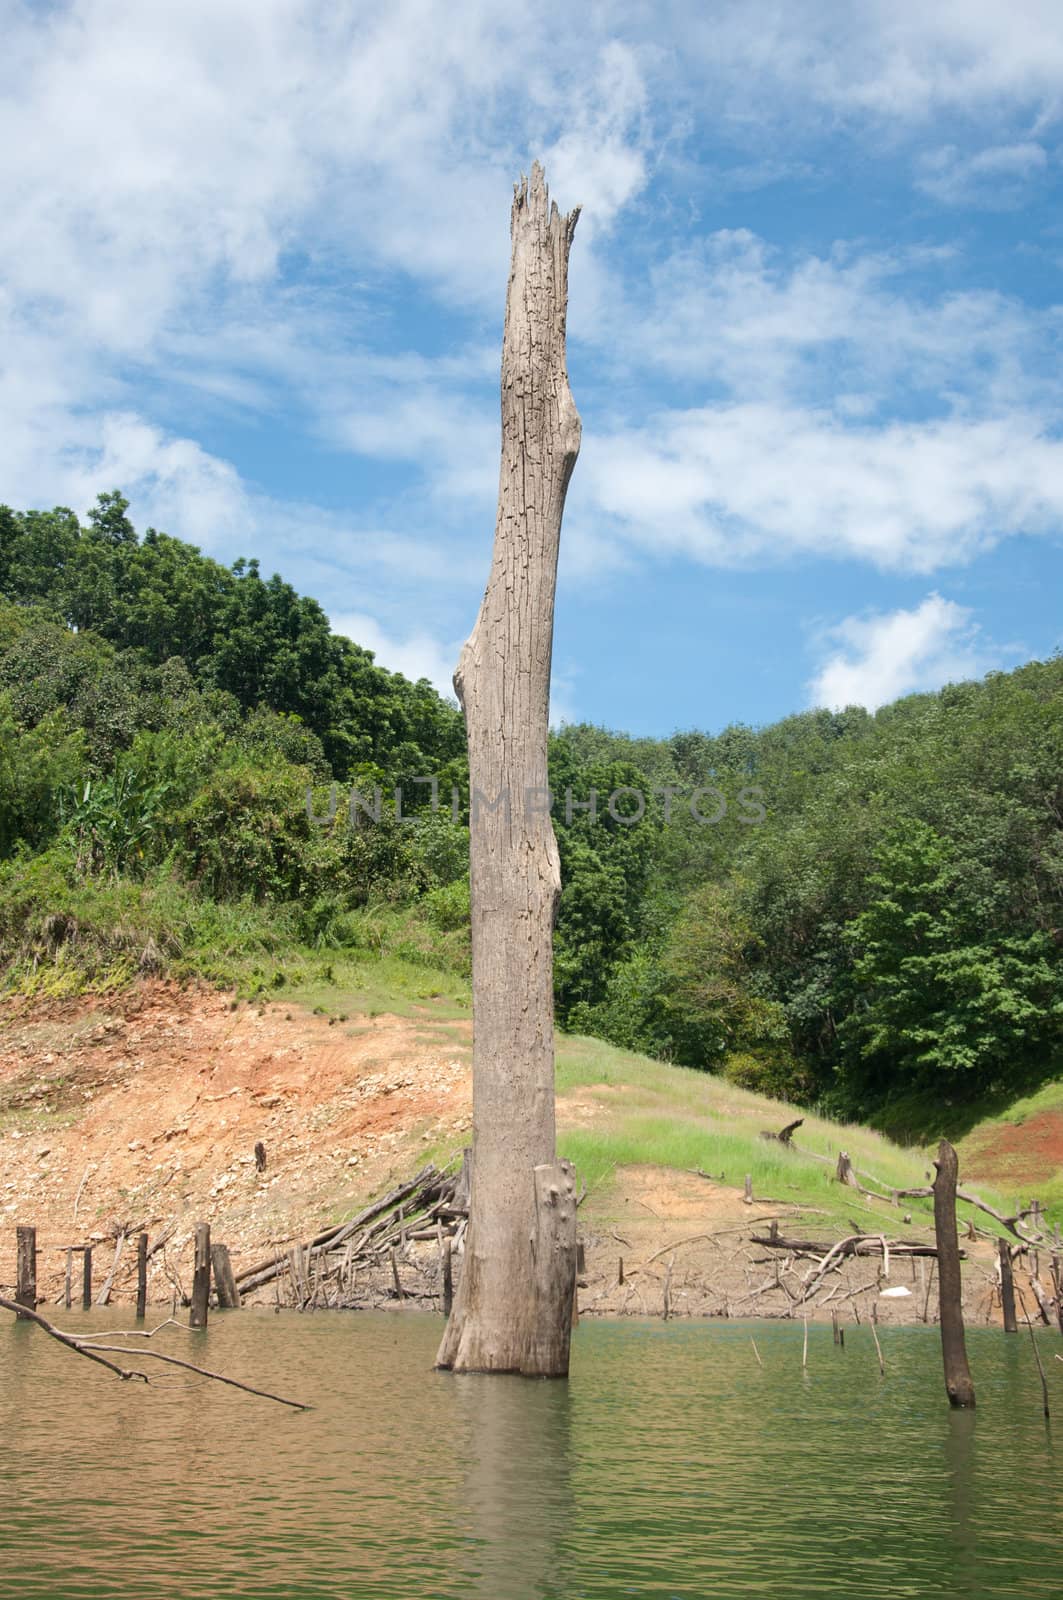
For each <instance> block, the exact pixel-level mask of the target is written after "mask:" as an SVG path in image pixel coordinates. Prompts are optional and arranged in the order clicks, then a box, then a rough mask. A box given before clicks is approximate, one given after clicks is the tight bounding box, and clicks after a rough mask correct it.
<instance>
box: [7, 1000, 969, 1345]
mask: <svg viewBox="0 0 1063 1600" xmlns="http://www.w3.org/2000/svg"><path fill="white" fill-rule="evenodd" d="M469 1043H470V1038H469V1024H468V1022H467V1021H455V1020H452V1019H449V1018H447V1019H441V1018H439V1017H436V1016H434V1015H433V1014H432V1011H431V1007H430V1006H427V1007H426V1008H425V1010H424V1015H423V1016H419V1017H416V1018H414V1019H413V1020H410V1019H404V1018H400V1017H395V1016H374V1017H365V1016H358V1017H347V1018H332V1019H330V1018H328V1017H325V1016H320V1015H314V1014H311V1013H310V1012H308V1011H305V1010H302V1009H298V1008H295V1007H289V1006H286V1005H285V1004H284V1003H283V1002H281V1003H277V1004H268V1005H249V1004H243V1003H240V1004H237V1003H235V1002H233V1000H232V999H231V997H230V996H228V995H225V994H220V993H217V992H215V991H211V990H206V989H195V988H190V989H180V988H177V987H174V986H172V985H169V984H166V983H161V982H160V983H147V984H145V985H143V986H141V987H140V988H138V989H136V990H132V991H129V992H126V993H124V994H122V995H121V996H115V997H109V998H96V999H89V1000H78V1001H69V1002H63V1003H55V1002H52V1003H49V1004H30V1003H27V1002H9V1003H8V1004H7V1006H6V1008H5V1010H4V1012H3V1013H2V1025H0V1293H10V1292H11V1290H12V1288H13V1280H14V1255H15V1252H14V1239H15V1225H16V1224H17V1223H31V1224H33V1225H35V1226H36V1228H37V1230H38V1252H39V1293H40V1294H41V1296H42V1297H43V1298H44V1299H46V1300H47V1301H49V1302H51V1303H55V1302H56V1301H57V1300H58V1299H61V1297H62V1292H63V1278H64V1271H65V1250H66V1247H68V1246H70V1245H83V1244H91V1245H92V1246H93V1249H94V1265H95V1276H96V1283H97V1286H99V1285H100V1284H101V1283H102V1281H103V1279H104V1278H105V1277H106V1275H107V1273H108V1272H109V1271H110V1270H111V1267H112V1265H113V1264H114V1260H115V1254H116V1249H117V1245H118V1241H119V1240H120V1239H121V1238H122V1237H123V1235H124V1236H126V1238H127V1239H130V1240H131V1238H132V1236H133V1235H134V1234H136V1233H137V1232H138V1231H140V1230H142V1229H143V1230H146V1231H147V1232H148V1234H149V1238H150V1239H151V1241H152V1242H153V1243H154V1242H155V1241H156V1240H158V1239H160V1238H162V1237H163V1236H165V1238H166V1243H165V1246H164V1248H161V1249H158V1250H156V1251H155V1252H154V1254H153V1255H152V1258H151V1264H150V1274H149V1298H150V1299H151V1300H152V1301H153V1302H158V1303H160V1304H161V1303H166V1302H169V1301H170V1300H171V1299H172V1296H173V1293H174V1288H175V1285H179V1286H180V1288H181V1289H185V1288H187V1287H188V1285H189V1283H190V1278H191V1255H192V1238H193V1232H194V1228H195V1225H196V1224H197V1223H198V1222H201V1221H207V1222H210V1223H211V1225H212V1231H213V1237H214V1238H215V1240H221V1241H223V1242H225V1243H226V1244H228V1246H229V1248H230V1251H231V1254H232V1258H233V1262H234V1266H235V1267H236V1270H237V1271H239V1270H240V1269H241V1267H242V1266H247V1265H249V1264H251V1263H252V1262H254V1261H256V1260H258V1259H260V1258H261V1257H262V1256H263V1255H267V1256H268V1255H269V1253H270V1252H271V1251H286V1250H287V1249H289V1248H290V1246H291V1245H292V1244H293V1243H294V1242H296V1241H299V1240H306V1239H309V1238H310V1237H311V1236H313V1235H314V1234H316V1233H317V1232H319V1231H320V1230H321V1229H322V1228H323V1227H325V1226H327V1225H328V1224H329V1223H331V1222H335V1221H339V1220H341V1219H343V1218H345V1217H346V1216H348V1215H350V1214H352V1213H353V1212H354V1211H355V1210H356V1209H357V1208H358V1207H359V1206H360V1205H362V1204H363V1203H364V1202H365V1201H366V1199H367V1198H369V1197H371V1196H374V1195H376V1194H378V1193H380V1192H381V1191H383V1190H385V1189H387V1188H389V1187H391V1186H392V1185H394V1184H396V1183H398V1182H400V1181H402V1180H403V1179H405V1178H407V1177H409V1176H410V1175H411V1174H412V1173H413V1172H414V1171H415V1170H417V1168H419V1167H420V1166H421V1165H422V1164H423V1162H424V1160H425V1159H426V1156H427V1155H428V1154H429V1153H431V1154H433V1155H434V1156H435V1157H436V1158H437V1159H440V1158H441V1156H446V1155H448V1154H450V1153H451V1152H454V1151H457V1150H460V1147H461V1145H462V1144H463V1143H464V1142H466V1137H467V1134H468V1130H469V1128H470V1119H471V1084H470V1077H469V1066H468V1062H469ZM600 1105H601V1098H600V1097H598V1098H597V1099H596V1098H595V1097H594V1096H591V1095H588V1094H587V1092H586V1090H585V1089H584V1090H579V1091H576V1093H574V1094H573V1095H572V1096H571V1097H570V1102H569V1101H566V1100H562V1101H560V1102H559V1107H558V1113H559V1119H560V1121H561V1124H562V1126H564V1124H565V1123H566V1121H569V1122H585V1121H586V1119H587V1117H588V1116H592V1115H597V1114H607V1111H606V1112H605V1113H600V1112H599V1111H597V1110H596V1109H595V1108H596V1106H600ZM256 1145H261V1146H262V1147H263V1148H264V1154H265V1165H264V1167H261V1168H260V1164H259V1162H258V1161H257V1160H256V1154H255V1147H256ZM854 1207H855V1212H854V1225H855V1226H857V1227H859V1226H864V1227H867V1228H869V1229H871V1230H872V1231H875V1224H874V1223H872V1222H871V1221H868V1220H866V1219H863V1220H862V1219H861V1217H860V1216H859V1215H858V1214H857V1213H859V1212H860V1202H859V1197H858V1196H854ZM865 1209H866V1208H865ZM580 1221H581V1235H582V1240H583V1244H584V1255H585V1261H584V1269H583V1273H582V1276H581V1287H580V1292H579V1299H580V1307H581V1313H582V1314H583V1315H603V1314H604V1315H623V1314H630V1315H650V1316H658V1315H661V1314H662V1312H663V1310H664V1306H665V1298H666V1293H667V1300H668V1308H669V1312H670V1314H672V1315H676V1316H712V1315H730V1316H799V1315H803V1314H805V1312H806V1311H810V1314H812V1315H814V1316H820V1317H829V1316H830V1315H831V1313H832V1312H837V1313H838V1314H839V1315H840V1316H841V1317H842V1318H844V1319H854V1318H860V1317H866V1316H869V1315H871V1314H872V1307H874V1312H875V1315H876V1316H877V1317H878V1318H879V1319H880V1320H882V1321H915V1320H920V1319H921V1318H922V1316H923V1315H924V1307H926V1308H927V1312H926V1314H927V1315H929V1316H930V1317H931V1318H932V1317H933V1313H934V1300H935V1297H934V1295H933V1294H930V1295H929V1296H928V1294H927V1287H928V1285H927V1267H928V1265H929V1264H928V1262H927V1261H926V1260H925V1259H923V1260H919V1259H911V1258H897V1257H895V1258H894V1259H893V1260H892V1261H891V1263H890V1271H889V1276H888V1277H884V1276H883V1275H882V1267H883V1261H882V1258H881V1255H877V1256H875V1257H867V1258H860V1259H856V1260H853V1261H850V1262H848V1263H846V1265H845V1266H844V1267H843V1269H842V1271H841V1272H840V1273H839V1274H837V1275H836V1276H835V1275H833V1274H832V1275H831V1276H830V1278H829V1280H828V1281H827V1283H825V1284H824V1286H823V1288H822V1290H821V1291H820V1293H819V1294H818V1296H817V1297H816V1303H815V1304H814V1305H813V1306H811V1307H807V1306H805V1305H804V1304H802V1297H803V1295H804V1293H805V1287H806V1283H807V1275H808V1274H809V1273H810V1272H811V1271H812V1270H813V1267H814V1263H810V1261H809V1260H808V1259H806V1258H802V1257H798V1256H795V1255H793V1254H792V1253H790V1252H787V1251H772V1250H769V1249H767V1248H766V1247H764V1246H760V1245H757V1244H756V1243H754V1242H753V1239H752V1235H753V1234H755V1233H757V1234H763V1233H766V1232H767V1230H768V1229H769V1228H770V1226H771V1223H772V1221H774V1222H775V1223H776V1225H777V1227H778V1229H779V1231H780V1233H781V1234H782V1235H783V1237H793V1236H795V1235H796V1236H798V1237H803V1238H808V1237H811V1238H813V1239H815V1238H817V1237H820V1236H823V1237H832V1236H834V1235H832V1232H831V1230H826V1229H825V1228H824V1226H823V1224H822V1223H819V1224H818V1232H817V1217H816V1215H815V1213H814V1212H810V1211H808V1210H807V1209H806V1210H804V1211H798V1210H797V1209H796V1208H795V1207H791V1206H781V1205H778V1204H776V1203H773V1202H770V1201H766V1202H760V1201H754V1203H753V1204H752V1205H750V1204H747V1203H746V1202H745V1200H744V1197H743V1195H742V1193H741V1191H738V1190H735V1189H733V1188H730V1187H727V1186H725V1185H723V1184H717V1183H714V1182H713V1181H712V1180H711V1179H709V1178H706V1177H704V1176H702V1175H699V1174H697V1173H687V1172H678V1171H674V1170H672V1169H664V1168H653V1167H630V1168H626V1169H622V1170H620V1171H617V1172H616V1173H615V1174H613V1175H612V1178H611V1180H610V1182H609V1183H608V1184H607V1185H604V1186H603V1187H602V1189H601V1191H600V1192H595V1193H593V1194H591V1195H589V1196H588V1197H587V1198H586V1200H585V1201H584V1204H583V1206H582V1207H581V1210H580ZM879 1226H881V1223H880V1224H879ZM892 1231H895V1232H896V1233H899V1234H903V1235H905V1236H911V1237H916V1236H921V1237H923V1238H926V1237H927V1235H926V1231H925V1227H924V1230H923V1233H922V1234H921V1235H920V1233H919V1229H918V1228H915V1227H905V1226H902V1223H901V1219H900V1218H899V1217H898V1219H897V1221H896V1225H895V1227H894V1228H893V1230H892ZM967 1249H968V1252H969V1257H970V1259H969V1261H968V1263H967V1267H966V1269H965V1270H966V1274H967V1290H966V1294H967V1304H968V1314H969V1316H971V1317H973V1318H975V1319H981V1318H983V1317H985V1318H986V1319H989V1318H995V1317H996V1316H997V1311H996V1308H995V1305H994V1303H993V1296H992V1283H993V1263H994V1251H993V1248H992V1246H991V1245H990V1244H989V1243H988V1242H986V1241H980V1242H976V1241H971V1242H969V1243H968V1245H967ZM133 1269H134V1250H133V1246H132V1244H131V1243H128V1244H127V1245H126V1246H124V1247H123V1251H122V1256H121V1259H119V1262H118V1267H117V1270H116V1272H115V1277H114V1285H113V1291H112V1298H113V1299H114V1300H116V1301H123V1300H127V1299H129V1298H130V1297H131V1295H132V1292H133ZM402 1271H403V1273H404V1274H407V1273H409V1274H412V1276H413V1278H414V1280H415V1281H416V1283H417V1284H418V1285H420V1287H421V1289H422V1290H425V1291H426V1292H427V1293H428V1294H429V1295H431V1294H432V1293H434V1289H433V1285H435V1284H436V1278H437V1274H436V1249H435V1246H434V1245H432V1244H431V1243H420V1244H417V1245H412V1244H411V1246H410V1248H409V1255H408V1259H405V1260H404V1261H403V1263H402ZM376 1289H377V1292H378V1293H379V1295H380V1296H386V1295H387V1294H388V1293H389V1292H390V1291H389V1288H388V1284H387V1282H385V1281H381V1283H379V1284H378V1285H377V1286H376ZM887 1290H888V1291H890V1292H889V1293H884V1292H883V1291H887ZM900 1291H906V1292H900ZM263 1293H264V1296H265V1298H267V1299H268V1298H272V1297H273V1295H274V1294H275V1293H276V1289H275V1288H273V1289H270V1290H268V1291H263ZM410 1303H417V1304H422V1305H423V1304H425V1303H426V1301H425V1300H424V1299H419V1300H417V1301H415V1302H414V1301H411V1302H410ZM427 1303H431V1301H430V1300H429V1301H428V1302H427Z"/></svg>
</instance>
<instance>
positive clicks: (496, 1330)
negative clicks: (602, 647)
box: [438, 165, 580, 1375]
mask: <svg viewBox="0 0 1063 1600" xmlns="http://www.w3.org/2000/svg"><path fill="white" fill-rule="evenodd" d="M577 216H578V212H575V211H574V212H572V213H570V214H569V215H568V216H562V215H561V214H560V212H559V211H558V209H557V206H556V205H553V204H551V202H550V198H549V195H548V193H547V188H546V182H545V179H544V176H543V172H542V169H541V168H540V167H539V166H538V165H535V166H533V167H532V171H531V178H530V180H523V181H522V182H521V183H520V184H519V185H517V187H516V189H515V192H514V198H513V209H512V214H511V224H510V232H511V238H512V261H511V267H510V276H509V288H508V293H507V297H506V321H505V331H504V334H503V342H502V463H501V472H500V477H499V492H498V515H497V520H496V524H495V541H494V553H493V557H492V564H491V571H490V575H489V577H488V581H487V589H486V592H485V594H484V598H483V602H482V604H481V607H480V613H479V616H478V618H477V621H476V626H475V627H474V629H473V631H472V634H471V635H470V637H469V639H468V641H467V643H466V645H465V647H464V649H463V650H462V653H461V659H460V661H459V662H458V668H457V672H456V673H455V677H454V686H455V689H456V690H457V693H458V698H459V700H460V701H461V705H462V709H463V710H464V712H465V725H466V737H467V742H468V750H469V785H470V844H469V854H470V886H471V903H472V963H473V1151H474V1161H473V1172H472V1196H471V1202H470V1219H469V1232H468V1240H467V1245H466V1259H465V1268H464V1271H463V1273H462V1278H461V1283H460V1286H459V1289H458V1293H457V1295H456V1297H455V1301H454V1308H453V1311H452V1312H451V1316H450V1320H449V1322H448V1324H447V1330H446V1333H445V1335H444V1338H443V1343H442V1346H441V1347H440V1351H439V1356H438V1364H439V1365H440V1366H442V1367H452V1368H455V1369H457V1370H463V1371H469V1370H475V1371H491V1372H541V1371H543V1365H542V1363H543V1352H544V1351H546V1350H551V1351H553V1356H552V1360H553V1367H552V1370H553V1371H554V1373H555V1374H557V1375H562V1374H564V1373H566V1372H567V1370H568V1332H567V1330H568V1328H569V1324H570V1320H571V1306H570V1304H569V1303H568V1302H567V1301H566V1303H565V1305H564V1308H563V1315H562V1314H561V1308H560V1307H559V1306H557V1305H552V1304H548V1303H546V1301H545V1300H544V1299H543V1294H542V1292H541V1290H542V1285H541V1284H539V1280H538V1275H537V1271H534V1270H533V1269H532V1262H531V1259H530V1250H531V1241H532V1239H533V1237H535V1236H536V1229H537V1221H536V1206H535V1182H534V1178H533V1173H534V1170H535V1168H536V1167H540V1166H552V1165H553V1164H554V1161H555V1154H556V1142H555V1129H554V1007H553V950H552V938H553V926H554V918H555V915H556V911H557V903H558V898H559V895H560V892H561V870H560V862H559V858H558V851H557V841H556V839H555V837H554V830H553V825H552V823H551V820H550V809H549V808H550V797H549V787H548V777H547V768H546V744H547V728H548V722H549V707H550V664H551V654H552V650H553V628H554V591H555V587H556V578H557V554H558V544H559V539H560V532H561V518H562V514H563V511H564V505H565V495H566V493H567V490H568V484H569V479H570V478H571V476H572V469H573V467H574V466H575V463H576V457H577V455H578V453H579V443H580V420H579V414H578V413H577V411H576V407H575V404H574V402H573V399H572V393H571V390H570V389H569V383H568V372H567V368H566V361H565V314H566V305H567V299H568V257H569V249H570V246H571V243H572V236H573V232H574V229H575V226H576V218H577ZM566 1283H567V1278H566V1277H565V1276H564V1275H563V1274H557V1275H555V1276H554V1277H552V1279H551V1291H550V1292H551V1293H554V1292H557V1293H560V1292H562V1290H563V1289H564V1285H565V1284H566ZM562 1324H563V1326H564V1329H565V1330H566V1331H565V1335H564V1338H563V1339H555V1337H554V1336H553V1334H552V1333H551V1331H550V1330H551V1329H553V1328H554V1327H555V1325H556V1326H558V1327H560V1326H561V1325H562Z"/></svg>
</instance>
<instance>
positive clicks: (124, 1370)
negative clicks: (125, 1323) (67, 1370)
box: [0, 1295, 148, 1383]
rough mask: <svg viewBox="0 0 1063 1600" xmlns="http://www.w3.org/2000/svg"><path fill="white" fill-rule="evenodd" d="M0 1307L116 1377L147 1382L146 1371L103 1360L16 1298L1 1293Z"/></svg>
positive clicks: (79, 1341) (79, 1340)
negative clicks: (42, 1330)
mask: <svg viewBox="0 0 1063 1600" xmlns="http://www.w3.org/2000/svg"><path fill="white" fill-rule="evenodd" d="M0 1307H3V1309H4V1310H5V1311H13V1312H14V1313H15V1315H16V1316H17V1317H28V1318H29V1320H30V1321H31V1322H35V1323H36V1324H37V1326H38V1327H40V1328H43V1329H44V1331H45V1333H46V1334H47V1335H48V1336H49V1338H51V1339H56V1340H58V1342H59V1343H60V1344H65V1345H66V1347H67V1349H68V1350H73V1351H75V1352H76V1353H77V1354H78V1355H79V1356H84V1357H85V1358H86V1359H87V1360H88V1361H98V1362H99V1364H100V1366H101V1367H106V1368H107V1370H108V1371H109V1372H113V1373H115V1374H116V1376H117V1377H119V1378H122V1379H123V1380H126V1381H128V1380H129V1379H130V1378H140V1380H141V1381H142V1382H143V1383H147V1381H148V1375H147V1373H146V1372H136V1371H133V1370H132V1369H131V1368H128V1367H119V1366H116V1365H115V1363H114V1362H113V1361H107V1360H105V1359H104V1357H103V1356H99V1355H97V1354H96V1352H95V1351H94V1350H90V1349H89V1348H88V1347H87V1346H86V1345H85V1344H84V1343H83V1341H82V1340H81V1339H75V1338H74V1336H73V1335H72V1334H69V1333H61V1332H60V1331H59V1329H58V1328H56V1327H54V1326H53V1325H52V1323H50V1322H49V1321H48V1320H47V1318H46V1317H42V1316H41V1315H40V1313H39V1312H38V1311H31V1310H30V1309H29V1307H28V1306H20V1305H19V1303H18V1301H17V1300H7V1299H5V1297H4V1296H3V1295H0Z"/></svg>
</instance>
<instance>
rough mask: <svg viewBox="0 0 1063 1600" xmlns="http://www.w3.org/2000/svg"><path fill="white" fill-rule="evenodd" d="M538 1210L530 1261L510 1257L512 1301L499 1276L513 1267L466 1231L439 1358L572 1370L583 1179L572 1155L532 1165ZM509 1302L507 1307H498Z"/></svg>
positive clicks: (555, 1373)
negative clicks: (481, 1248) (486, 1252)
mask: <svg viewBox="0 0 1063 1600" xmlns="http://www.w3.org/2000/svg"><path fill="white" fill-rule="evenodd" d="M532 1193H533V1215H532V1220H531V1225H530V1227H529V1229H528V1234H527V1246H526V1249H525V1251H524V1252H523V1255H524V1259H523V1260H522V1261H514V1262H511V1263H510V1266H509V1271H508V1272H507V1273H506V1276H507V1277H508V1280H509V1282H508V1289H509V1292H508V1295H507V1296H506V1299H505V1301H504V1302H500V1300H499V1297H498V1296H497V1295H495V1294H493V1293H492V1292H491V1278H492V1276H493V1275H494V1274H497V1273H498V1272H499V1271H500V1270H503V1271H505V1267H504V1265H503V1264H502V1263H500V1262H499V1260H498V1257H497V1254H495V1256H493V1258H492V1259H490V1260H488V1259H486V1258H485V1257H483V1256H482V1255H479V1254H478V1253H477V1249H476V1240H475V1238H474V1237H473V1235H472V1234H471V1233H470V1234H469V1235H468V1236H467V1238H466V1246H465V1263H464V1266H463V1268H462V1274H461V1284H460V1286H459V1288H458V1293H457V1295H456V1297H455V1300H454V1308H453V1310H452V1312H451V1316H450V1320H449V1322H448V1323H447V1329H446V1333H445V1334H444V1335H443V1342H442V1344H441V1345H440V1347H439V1354H438V1356H437V1357H436V1366H437V1367H440V1368H442V1369H444V1370H446V1371H451V1372H497V1373H505V1372H509V1373H519V1374H520V1375H521V1376H522V1377H526V1378H565V1377H567V1376H568V1366H569V1345H570V1340H571V1334H572V1303H573V1300H574V1298H575V1293H576V1182H575V1177H574V1175H573V1171H572V1167H571V1166H570V1164H569V1163H568V1162H567V1161H558V1162H556V1163H552V1164H549V1163H548V1164H545V1165H543V1166H539V1167H536V1168H535V1169H534V1171H533V1173H532ZM500 1304H501V1308H502V1312H503V1314H502V1315H501V1316H499V1315H497V1311H498V1308H499V1306H500Z"/></svg>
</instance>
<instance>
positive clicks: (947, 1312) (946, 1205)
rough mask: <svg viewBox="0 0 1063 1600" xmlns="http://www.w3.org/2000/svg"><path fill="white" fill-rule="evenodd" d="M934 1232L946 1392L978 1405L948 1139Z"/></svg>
mask: <svg viewBox="0 0 1063 1600" xmlns="http://www.w3.org/2000/svg"><path fill="white" fill-rule="evenodd" d="M934 1167H935V1176H934V1232H935V1234H936V1235H937V1247H938V1256H937V1261H938V1307H939V1317H940V1321H941V1355H942V1360H943V1361H944V1364H945V1391H946V1393H947V1394H948V1397H949V1404H950V1405H954V1406H973V1405H974V1384H973V1383H972V1382H971V1369H970V1367H969V1366H968V1365H967V1345H966V1341H965V1340H964V1336H963V1280H962V1278H961V1275H960V1246H959V1241H958V1239H957V1236H956V1176H957V1172H958V1167H959V1164H958V1162H957V1160H956V1152H955V1150H954V1149H953V1148H952V1146H951V1145H950V1144H949V1142H948V1140H947V1139H942V1141H941V1143H940V1144H939V1145H938V1158H937V1160H936V1161H935V1162H934Z"/></svg>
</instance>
